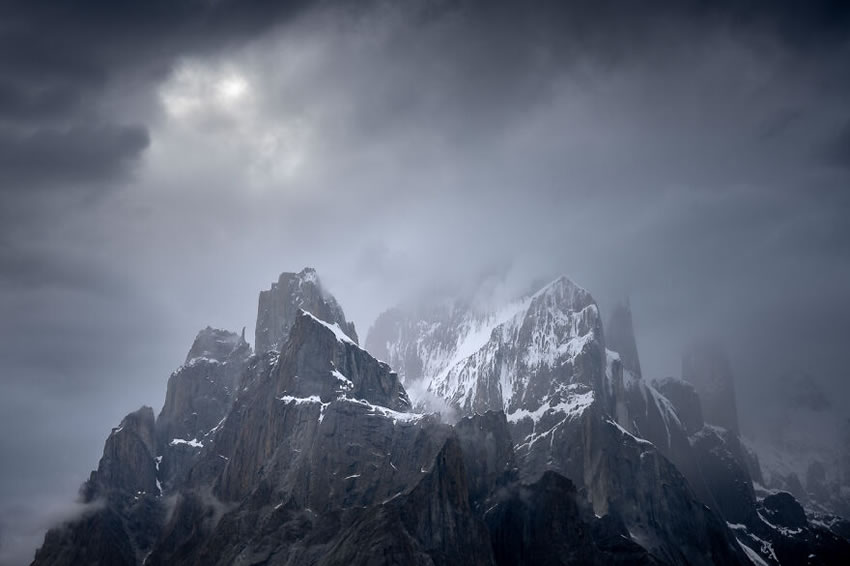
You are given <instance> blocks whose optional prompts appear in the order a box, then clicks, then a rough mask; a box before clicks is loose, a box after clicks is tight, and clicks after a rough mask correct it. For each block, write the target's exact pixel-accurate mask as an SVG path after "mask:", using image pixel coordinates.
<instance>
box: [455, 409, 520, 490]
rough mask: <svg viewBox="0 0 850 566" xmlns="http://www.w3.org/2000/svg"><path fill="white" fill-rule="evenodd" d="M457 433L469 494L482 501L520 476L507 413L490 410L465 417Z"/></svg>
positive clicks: (458, 424) (456, 426)
mask: <svg viewBox="0 0 850 566" xmlns="http://www.w3.org/2000/svg"><path fill="white" fill-rule="evenodd" d="M455 432H456V434H457V437H458V439H459V441H460V445H461V448H462V452H463V460H464V467H465V469H466V474H467V477H466V479H467V484H468V485H469V497H470V499H471V501H473V502H474V503H480V502H481V501H483V500H484V499H485V498H486V497H487V496H488V495H489V494H491V493H495V492H496V491H498V490H499V489H500V488H502V487H504V486H506V485H508V484H510V483H512V482H514V481H516V480H517V479H518V477H519V468H518V466H517V461H516V456H515V455H514V445H513V441H512V440H511V433H510V429H509V428H508V421H507V419H506V418H505V414H504V413H503V412H501V411H499V412H495V411H488V412H486V413H484V414H483V415H473V416H471V417H465V418H463V419H461V420H460V421H459V422H458V423H457V424H456V425H455Z"/></svg>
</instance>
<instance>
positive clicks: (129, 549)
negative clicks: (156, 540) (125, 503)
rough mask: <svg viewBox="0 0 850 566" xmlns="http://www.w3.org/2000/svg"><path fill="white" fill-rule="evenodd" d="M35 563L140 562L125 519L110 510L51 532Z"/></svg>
mask: <svg viewBox="0 0 850 566" xmlns="http://www.w3.org/2000/svg"><path fill="white" fill-rule="evenodd" d="M33 564H40V565H44V566H64V565H71V564H92V565H98V566H107V565H108V566H112V565H115V566H124V565H127V566H131V565H135V564H137V561H136V555H135V552H134V550H133V545H132V543H131V542H130V538H129V537H128V536H127V534H126V533H125V532H124V528H123V526H122V520H121V516H120V515H119V514H118V513H117V512H115V511H113V510H112V509H109V508H107V509H103V510H100V511H93V512H90V513H87V514H85V515H84V516H83V517H82V518H80V519H78V520H76V521H75V522H73V523H72V524H69V525H63V526H61V527H57V528H54V529H51V530H50V531H48V533H47V535H46V536H45V537H44V544H43V545H42V546H41V548H40V549H38V551H37V552H36V554H35V561H34V562H33Z"/></svg>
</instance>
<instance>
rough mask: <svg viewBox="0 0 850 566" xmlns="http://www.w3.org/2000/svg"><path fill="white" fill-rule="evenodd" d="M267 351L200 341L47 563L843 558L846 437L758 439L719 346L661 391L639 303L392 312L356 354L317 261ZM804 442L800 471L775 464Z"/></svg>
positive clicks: (135, 418) (815, 406) (283, 297)
mask: <svg viewBox="0 0 850 566" xmlns="http://www.w3.org/2000/svg"><path fill="white" fill-rule="evenodd" d="M255 337H256V338H255V339H256V343H257V347H256V350H252V348H251V347H250V345H249V344H248V343H247V342H246V340H245V337H244V330H243V331H242V333H241V335H240V334H237V333H234V332H230V331H227V330H220V329H213V328H209V327H207V328H205V329H203V330H201V331H200V332H199V333H198V335H197V337H196V339H195V341H194V343H193V344H192V345H191V347H190V349H189V352H188V354H187V357H186V360H185V362H184V364H183V365H182V366H180V367H179V368H178V369H177V370H175V371H174V373H172V375H171V377H170V378H169V380H168V387H167V391H166V396H165V403H164V405H163V407H162V409H161V410H160V412H159V414H158V415H157V416H155V415H154V411H153V409H151V408H150V407H142V408H140V409H139V410H137V411H135V412H133V413H131V414H129V415H127V416H126V417H125V418H124V419H123V420H122V421H121V423H119V425H118V426H117V427H115V428H114V429H113V430H112V431H111V433H110V434H109V436H108V437H107V440H106V443H105V446H104V451H103V457H102V458H101V460H100V462H99V464H98V467H97V469H96V470H95V471H93V472H92V474H91V476H90V478H89V479H88V480H87V481H86V482H85V484H84V485H83V486H82V488H81V491H80V499H81V500H82V502H83V503H84V504H85V509H86V510H85V512H83V513H82V514H81V515H80V516H78V517H77V518H75V519H73V520H71V521H69V522H67V523H65V524H62V525H57V526H56V527H55V528H53V529H51V530H50V531H49V532H48V533H47V535H46V536H45V540H44V543H43V545H42V546H41V548H40V549H39V550H38V551H37V552H36V555H35V560H34V562H33V564H34V565H55V566H59V565H74V564H101V565H140V564H143V565H150V566H153V565H165V564H181V565H182V564H186V565H190V564H191V565H208V564H220V565H225V564H245V565H289V566H296V565H305V566H306V565H335V564H346V565H361V564H362V565H375V566H377V565H390V564H398V565H422V566H425V565H429V566H431V565H433V566H442V565H455V564H471V565H478V564H480V565H499V566H502V565H560V564H668V565H685V564H692V565H706V566H708V565H712V564H719V565H725V564H728V565H738V564H757V565H762V564H782V565H790V564H841V563H843V560H846V557H847V556H850V522H848V521H847V520H845V519H843V518H842V517H843V516H847V514H848V512H847V510H848V501H850V465H848V462H850V451H848V450H847V448H848V445H847V443H845V444H844V445H843V448H844V450H843V451H842V450H838V451H837V453H840V454H841V455H840V456H839V457H836V458H834V460H836V461H829V462H821V461H820V460H816V459H813V457H811V455H810V454H809V455H806V454H803V456H800V454H802V452H801V451H800V450H790V449H789V448H788V447H787V443H786V444H783V443H782V442H779V441H777V442H774V443H772V444H770V445H769V449H768V448H765V447H764V446H765V445H763V444H757V443H754V442H752V441H751V440H749V439H745V438H743V437H742V436H741V431H740V427H739V424H738V414H737V402H736V399H735V381H734V374H733V372H732V369H731V365H730V363H729V361H728V359H727V358H726V356H725V354H724V352H723V350H722V348H720V347H719V346H717V345H715V344H707V343H706V344H697V345H695V346H694V347H693V348H692V349H690V350H689V351H688V352H686V353H685V354H684V356H683V366H682V376H681V378H673V377H670V378H664V379H659V380H653V381H649V380H647V379H645V377H644V376H643V375H642V372H641V367H640V360H639V349H638V344H637V340H636V336H635V333H634V329H633V324H632V313H631V311H630V309H629V307H628V306H627V305H620V306H618V307H616V308H615V309H613V311H612V313H611V316H610V318H609V320H608V322H607V324H603V320H602V315H601V311H600V308H599V306H598V305H597V303H596V301H595V300H594V298H593V297H592V295H591V294H590V293H589V292H588V291H587V290H585V289H582V288H581V287H579V286H578V285H576V284H575V283H573V282H572V281H571V280H569V279H568V278H566V277H561V278H558V279H556V280H554V281H552V282H550V283H548V284H547V285H544V286H541V287H540V288H538V289H535V290H533V291H532V292H530V293H528V294H526V295H524V296H520V297H517V298H516V299H514V300H511V301H507V302H505V303H504V304H501V305H497V306H495V307H494V308H481V307H480V305H477V304H476V303H474V302H472V301H462V300H457V301H454V302H451V303H445V302H444V303H441V304H438V305H431V306H421V305H420V306H418V307H416V308H406V307H404V306H399V307H395V308H392V309H390V310H388V311H386V312H385V313H383V314H382V315H381V316H379V317H378V319H377V320H376V321H375V324H374V325H373V327H372V328H371V330H370V331H369V333H368V335H367V337H366V340H365V343H364V345H363V346H361V345H360V342H359V337H358V334H357V332H356V330H355V327H354V324H353V323H352V322H351V321H348V320H347V319H346V317H345V313H344V311H343V308H342V306H341V305H340V304H339V302H338V301H337V300H336V299H335V298H334V297H333V296H332V295H331V294H330V293H329V292H328V290H327V289H325V288H324V287H323V286H322V283H321V281H320V279H319V277H318V275H317V274H316V272H315V270H313V269H309V268H307V269H304V270H302V271H301V272H298V273H283V274H281V276H280V278H279V279H278V281H277V282H275V283H274V284H272V286H271V288H270V289H269V290H266V291H262V292H261V293H260V296H259V304H258V313H257V327H256V331H255ZM381 360H383V361H381ZM798 389H800V391H798V392H797V393H795V394H790V395H789V399H792V400H793V402H794V403H798V404H801V405H802V406H803V407H804V408H805V410H806V411H809V412H812V411H814V412H815V413H817V412H818V411H821V410H823V409H824V404H823V403H821V402H819V400H818V399H817V398H815V397H817V396H816V395H815V396H814V397H813V396H812V395H802V394H801V391H802V392H806V393H808V392H809V390H810V389H811V388H810V387H809V388H806V387H805V385H803V386H801V388H798ZM807 414H808V413H807ZM789 450H790V451H789ZM792 452H793V454H792V456H793V458H791V459H792V460H793V459H794V458H796V460H794V461H795V462H796V461H797V460H800V459H802V460H804V461H806V460H807V458H808V463H807V464H806V466H807V467H806V468H805V469H806V477H805V478H803V479H802V481H801V478H800V477H799V475H800V473H802V472H800V471H799V469H801V468H799V466H798V467H797V468H794V470H792V471H788V470H787V469H783V470H779V469H778V468H779V467H780V466H778V465H776V464H775V463H776V462H784V461H786V460H784V459H783V458H784V457H785V456H786V455H788V454H789V453H792ZM768 453H769V454H774V455H775V454H780V456H781V457H780V456H776V457H773V458H766V457H765V455H766V454H768ZM763 462H766V463H767V465H765V464H763ZM804 482H805V485H804Z"/></svg>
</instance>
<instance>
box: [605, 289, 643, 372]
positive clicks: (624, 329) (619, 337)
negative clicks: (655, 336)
mask: <svg viewBox="0 0 850 566" xmlns="http://www.w3.org/2000/svg"><path fill="white" fill-rule="evenodd" d="M605 340H606V345H607V346H608V348H609V349H611V350H614V351H615V352H617V353H618V354H620V360H621V361H622V362H623V369H625V370H628V371H630V372H632V374H633V375H634V376H635V377H637V378H640V377H641V372H640V359H639V358H638V349H637V340H636V339H635V329H634V325H633V324H632V309H631V307H630V306H629V303H628V302H626V303H625V304H618V305H617V306H615V307H614V310H613V311H612V312H611V316H610V317H609V318H608V324H607V325H606V326H605Z"/></svg>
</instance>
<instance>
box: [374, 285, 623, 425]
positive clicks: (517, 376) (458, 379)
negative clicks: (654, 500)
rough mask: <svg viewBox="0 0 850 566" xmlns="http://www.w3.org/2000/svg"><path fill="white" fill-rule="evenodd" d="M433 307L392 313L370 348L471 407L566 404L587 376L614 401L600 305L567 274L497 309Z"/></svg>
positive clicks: (463, 407) (510, 410) (465, 409)
mask: <svg viewBox="0 0 850 566" xmlns="http://www.w3.org/2000/svg"><path fill="white" fill-rule="evenodd" d="M425 314H426V317H425V318H419V319H416V318H415V317H410V316H406V315H405V314H403V313H402V312H400V311H398V310H394V311H389V312H388V313H385V314H384V315H382V316H381V317H379V319H378V321H377V322H376V323H375V327H374V328H373V329H372V331H371V332H370V334H369V337H368V338H367V341H366V344H367V348H368V349H369V350H370V351H372V352H373V353H375V354H376V355H377V356H378V357H383V358H385V359H386V360H387V361H388V362H389V363H390V365H392V366H393V367H395V368H397V369H398V371H399V374H400V375H401V376H403V377H404V379H405V380H406V382H407V383H408V384H409V383H411V382H412V381H415V380H418V379H424V380H425V387H424V389H426V390H427V391H428V392H430V393H432V394H433V395H436V396H438V397H440V398H442V399H445V400H446V401H448V402H449V403H450V404H452V405H453V406H455V407H456V408H458V409H459V410H460V411H461V412H462V413H464V414H472V413H483V412H484V411H486V410H491V409H496V410H504V411H505V412H506V413H507V414H508V416H509V418H511V416H512V415H513V416H514V418H516V416H517V415H518V414H520V413H518V411H524V413H522V414H531V413H536V412H537V411H539V410H540V408H541V407H544V406H549V407H557V406H561V405H564V403H566V398H567V397H569V396H570V395H571V393H572V392H573V391H575V388H572V389H571V388H570V387H569V386H571V385H579V384H581V385H584V386H586V387H585V388H584V389H585V390H590V391H594V392H595V393H596V394H597V396H598V397H599V399H600V400H601V401H602V402H604V403H607V401H608V399H607V397H608V393H607V392H606V389H605V387H604V382H603V380H604V373H605V354H604V348H603V347H602V344H603V341H602V323H601V319H600V317H599V309H598V307H597V305H596V303H595V301H594V300H593V297H592V296H591V295H590V293H588V292H587V291H586V290H584V289H582V288H581V287H579V286H578V285H576V284H575V283H573V282H572V281H570V280H569V279H567V278H566V277H561V278H559V279H557V280H555V281H553V282H551V283H550V284H548V285H546V286H545V287H543V288H542V289H540V290H539V291H537V292H536V293H534V294H532V295H528V296H526V297H522V298H520V299H518V300H516V301H513V302H511V303H509V304H507V305H505V306H503V307H501V308H499V309H495V310H494V311H492V312H489V313H480V312H475V311H474V310H472V309H471V308H464V307H463V306H462V305H459V304H456V305H454V306H452V307H451V308H445V309H435V310H433V311H430V312H428V313H425Z"/></svg>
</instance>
